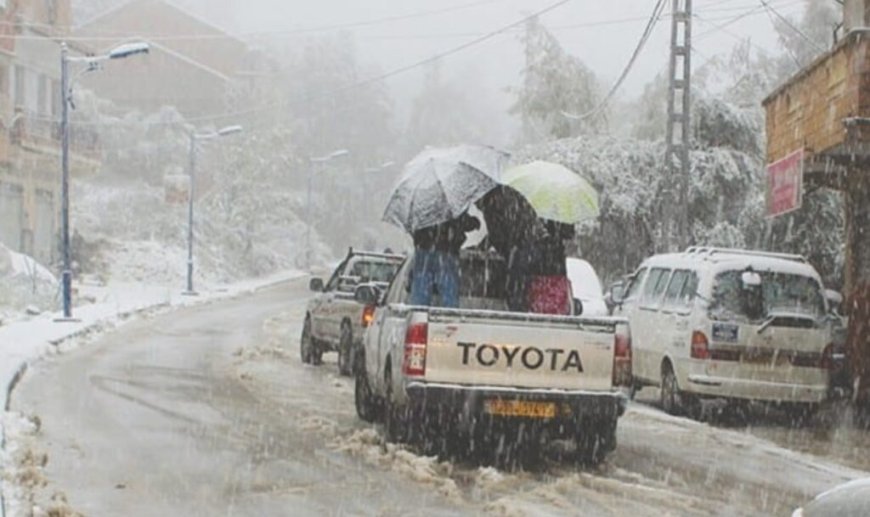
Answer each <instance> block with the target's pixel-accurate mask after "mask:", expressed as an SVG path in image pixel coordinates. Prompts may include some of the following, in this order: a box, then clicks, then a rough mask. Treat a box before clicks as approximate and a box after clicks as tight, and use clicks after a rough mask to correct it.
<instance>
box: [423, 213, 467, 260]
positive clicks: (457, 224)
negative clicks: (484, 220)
mask: <svg viewBox="0 0 870 517" xmlns="http://www.w3.org/2000/svg"><path fill="white" fill-rule="evenodd" d="M478 228H480V221H478V220H477V218H475V217H473V216H471V215H468V213H464V214H462V215H460V216H459V217H457V218H456V219H451V220H449V221H447V222H444V223H441V224H436V225H435V226H427V227H426V228H421V229H419V230H417V231H416V232H414V247H415V248H419V249H424V250H436V251H441V252H445V253H452V254H454V255H458V254H459V250H460V249H462V245H463V244H465V240H466V235H465V234H466V233H468V232H471V231H474V230H477V229H478Z"/></svg>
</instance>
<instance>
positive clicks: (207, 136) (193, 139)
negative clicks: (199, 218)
mask: <svg viewBox="0 0 870 517" xmlns="http://www.w3.org/2000/svg"><path fill="white" fill-rule="evenodd" d="M241 132H242V126H226V127H224V128H221V129H219V130H217V131H213V132H211V133H197V132H196V131H194V132H192V133H191V134H190V171H189V177H190V186H189V187H188V190H187V290H186V291H184V292H183V293H182V294H185V295H188V296H195V295H196V291H194V290H193V187H194V176H195V174H196V143H197V142H199V141H200V140H211V139H213V138H219V137H223V136H228V135H232V134H235V133H241Z"/></svg>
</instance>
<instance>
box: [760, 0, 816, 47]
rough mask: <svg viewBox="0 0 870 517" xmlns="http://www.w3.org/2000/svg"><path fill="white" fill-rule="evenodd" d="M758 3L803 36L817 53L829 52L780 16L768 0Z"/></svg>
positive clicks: (761, 0)
mask: <svg viewBox="0 0 870 517" xmlns="http://www.w3.org/2000/svg"><path fill="white" fill-rule="evenodd" d="M758 1H759V2H761V5H763V6H764V8H765V9H767V10H768V11H769V12H771V13H773V14H775V15H776V17H777V18H779V19H780V20H782V22H783V23H785V24H786V25H787V26H788V27H789V28H791V30H793V31H795V32H796V33H798V34H799V35H800V36H801V37H802V38H803V39H804V40H805V41H806V42H807V43H809V44H810V45H812V46H813V47H815V49H816V51H817V52H825V51H827V49H825V48H822V47H820V46H819V44H818V43H816V42H815V41H813V40H812V38H810V37H809V36H807V35H806V34H804V32H803V31H802V30H800V29H798V28H797V27H795V26H794V24H792V23H791V22H790V21H789V20H788V18H786V17H785V16H783V15H781V14H779V12H778V11H777V10H776V9H774V8H773V7H772V6H771V5H770V4H768V2H767V1H766V0H758Z"/></svg>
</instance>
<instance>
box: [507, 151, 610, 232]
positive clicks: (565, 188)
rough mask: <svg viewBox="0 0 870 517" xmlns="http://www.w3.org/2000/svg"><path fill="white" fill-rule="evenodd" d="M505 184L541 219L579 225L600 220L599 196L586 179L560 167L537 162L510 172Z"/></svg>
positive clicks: (515, 168)
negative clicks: (526, 202) (525, 200)
mask: <svg viewBox="0 0 870 517" xmlns="http://www.w3.org/2000/svg"><path fill="white" fill-rule="evenodd" d="M502 182H503V183H504V184H505V185H508V186H510V187H512V188H514V189H515V190H517V191H518V192H519V193H520V194H522V195H523V196H524V197H525V198H526V199H527V200H528V201H529V204H531V205H532V208H534V209H535V212H537V214H538V217H540V218H541V219H550V220H553V221H558V222H560V223H566V224H575V223H581V222H583V221H587V220H589V219H595V218H596V217H598V213H599V212H598V192H597V191H596V190H595V188H594V187H592V185H590V184H589V182H588V181H586V179H585V178H583V176H580V175H579V174H577V173H576V172H574V171H572V170H570V169H567V168H565V167H563V166H561V165H559V164H557V163H550V162H542V161H536V162H532V163H527V164H525V165H520V166H519V167H514V168H512V169H509V170H508V171H506V172H505V173H504V176H503V177H502Z"/></svg>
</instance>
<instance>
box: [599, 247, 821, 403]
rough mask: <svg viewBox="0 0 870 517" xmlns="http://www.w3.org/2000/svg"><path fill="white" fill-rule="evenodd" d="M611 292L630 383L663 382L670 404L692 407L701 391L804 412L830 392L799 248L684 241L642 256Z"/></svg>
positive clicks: (809, 271) (817, 299)
mask: <svg viewBox="0 0 870 517" xmlns="http://www.w3.org/2000/svg"><path fill="white" fill-rule="evenodd" d="M614 296H617V297H618V298H621V299H618V300H617V302H618V304H617V307H616V309H615V312H614V315H621V316H625V317H627V318H628V320H629V322H630V325H631V334H632V340H633V342H632V345H633V351H634V357H633V375H634V377H635V379H634V384H635V389H639V388H640V387H642V386H661V388H662V389H661V402H662V407H663V408H664V409H665V410H666V411H667V412H669V413H678V412H682V411H686V412H688V413H690V414H695V412H696V411H697V410H699V409H700V404H698V401H699V400H700V399H701V398H724V399H727V400H729V401H730V402H733V403H738V404H739V403H745V402H746V401H749V400H755V401H765V402H773V403H778V404H781V405H782V406H784V407H786V408H788V409H794V410H797V411H801V412H805V411H811V410H812V409H815V407H817V405H818V403H820V402H821V401H823V400H824V399H825V398H826V396H827V394H828V376H829V368H830V365H831V362H832V347H831V346H830V343H829V335H830V334H829V331H828V321H827V302H826V300H825V296H824V290H823V287H822V282H821V279H820V277H819V274H818V273H817V272H816V270H815V269H814V268H813V267H812V266H810V265H809V264H808V263H807V262H806V260H805V259H804V258H803V257H800V256H797V255H785V254H777V253H764V252H756V251H746V250H736V249H720V248H700V247H695V248H689V249H688V250H686V251H685V252H684V253H675V254H667V255H656V256H653V257H651V258H649V259H647V260H645V261H644V262H643V263H642V264H641V265H640V267H639V268H638V270H637V271H635V273H634V274H633V275H632V276H631V277H630V279H629V283H628V285H627V287H626V290H625V293H624V296H622V297H619V295H618V294H617V293H614Z"/></svg>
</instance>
